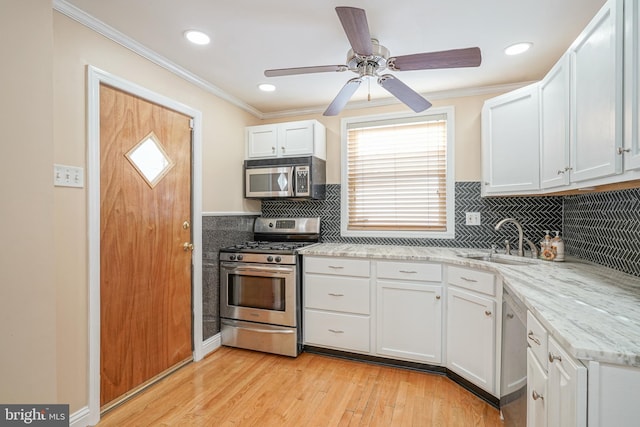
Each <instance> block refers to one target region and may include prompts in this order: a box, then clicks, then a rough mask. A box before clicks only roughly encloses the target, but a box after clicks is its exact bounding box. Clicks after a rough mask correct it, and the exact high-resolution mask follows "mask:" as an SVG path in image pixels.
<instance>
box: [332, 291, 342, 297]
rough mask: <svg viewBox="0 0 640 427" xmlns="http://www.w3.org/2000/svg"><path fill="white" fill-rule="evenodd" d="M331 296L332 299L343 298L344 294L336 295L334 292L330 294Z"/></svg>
mask: <svg viewBox="0 0 640 427" xmlns="http://www.w3.org/2000/svg"><path fill="white" fill-rule="evenodd" d="M329 295H331V296H332V297H343V296H344V294H334V293H333V292H329Z"/></svg>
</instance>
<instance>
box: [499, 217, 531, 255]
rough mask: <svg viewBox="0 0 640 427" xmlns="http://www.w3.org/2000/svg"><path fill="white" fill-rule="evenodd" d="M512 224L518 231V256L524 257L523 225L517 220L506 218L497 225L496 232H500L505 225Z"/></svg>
mask: <svg viewBox="0 0 640 427" xmlns="http://www.w3.org/2000/svg"><path fill="white" fill-rule="evenodd" d="M507 222H512V223H513V224H514V225H515V226H516V228H517V229H518V256H524V248H523V244H524V232H523V231H522V224H520V222H519V221H518V220H517V219H515V218H505V219H503V220H501V221H500V222H498V223H497V224H496V231H498V230H500V227H502V225H503V224H504V223H507ZM527 240H528V239H527Z"/></svg>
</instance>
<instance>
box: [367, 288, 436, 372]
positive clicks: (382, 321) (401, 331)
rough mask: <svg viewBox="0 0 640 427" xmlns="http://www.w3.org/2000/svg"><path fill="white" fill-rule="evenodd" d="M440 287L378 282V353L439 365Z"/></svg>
mask: <svg viewBox="0 0 640 427" xmlns="http://www.w3.org/2000/svg"><path fill="white" fill-rule="evenodd" d="M441 296H442V286H439V285H427V284H423V283H406V282H392V281H383V280H379V281H378V283H377V304H378V308H377V312H376V315H377V318H378V327H377V352H378V353H379V354H382V355H386V356H394V357H398V358H402V359H410V360H417V361H422V362H429V363H435V364H439V363H440V362H441V360H442V301H441Z"/></svg>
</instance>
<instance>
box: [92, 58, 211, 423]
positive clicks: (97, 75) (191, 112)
mask: <svg viewBox="0 0 640 427" xmlns="http://www.w3.org/2000/svg"><path fill="white" fill-rule="evenodd" d="M102 83H104V84H107V85H109V86H112V87H115V88H117V89H120V90H122V91H124V92H127V93H130V94H132V95H135V96H137V97H140V98H142V99H145V100H147V101H150V102H153V103H155V104H158V105H161V106H163V107H166V108H169V109H171V110H174V111H177V112H179V113H182V114H184V115H186V116H188V117H191V119H192V120H193V138H192V147H191V162H192V170H191V184H192V186H191V215H192V241H193V246H194V249H193V253H192V261H191V268H192V273H191V288H192V319H193V324H192V339H193V342H192V346H193V360H194V362H197V361H199V360H201V359H202V357H203V356H204V346H203V342H202V113H201V112H200V111H198V110H195V109H193V108H191V107H189V106H187V105H184V104H181V103H179V102H177V101H175V100H173V99H171V98H168V97H166V96H164V95H160V94H158V93H156V92H153V91H150V90H148V89H146V88H144V87H142V86H139V85H137V84H135V83H132V82H129V81H127V80H124V79H122V78H120V77H117V76H114V75H112V74H110V73H108V72H105V71H102V70H100V69H98V68H96V67H93V66H91V65H88V66H87V186H88V188H87V203H88V217H89V218H88V219H89V221H88V228H89V230H88V234H89V240H88V245H89V293H88V297H89V328H88V331H89V348H88V350H89V375H88V380H89V381H88V382H89V384H88V387H89V414H88V421H89V422H91V423H92V424H97V422H98V421H99V420H100V84H102Z"/></svg>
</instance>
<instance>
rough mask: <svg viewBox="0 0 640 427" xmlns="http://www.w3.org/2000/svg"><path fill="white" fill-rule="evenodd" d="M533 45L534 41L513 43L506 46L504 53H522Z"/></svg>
mask: <svg viewBox="0 0 640 427" xmlns="http://www.w3.org/2000/svg"><path fill="white" fill-rule="evenodd" d="M531 46H533V43H529V42H524V43H516V44H512V45H511V46H509V47H507V48H505V50H504V53H505V54H507V55H520V54H521V53H524V52H526V51H528V50H529V49H530V48H531Z"/></svg>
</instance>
